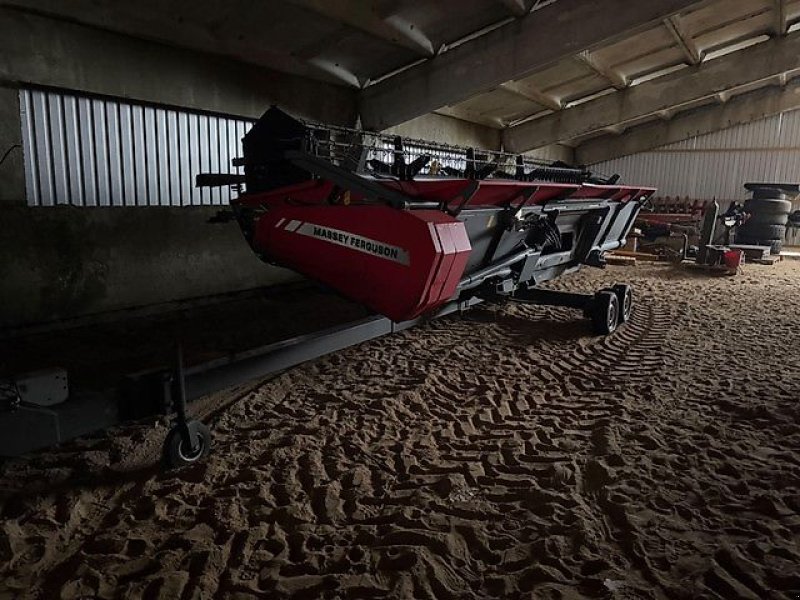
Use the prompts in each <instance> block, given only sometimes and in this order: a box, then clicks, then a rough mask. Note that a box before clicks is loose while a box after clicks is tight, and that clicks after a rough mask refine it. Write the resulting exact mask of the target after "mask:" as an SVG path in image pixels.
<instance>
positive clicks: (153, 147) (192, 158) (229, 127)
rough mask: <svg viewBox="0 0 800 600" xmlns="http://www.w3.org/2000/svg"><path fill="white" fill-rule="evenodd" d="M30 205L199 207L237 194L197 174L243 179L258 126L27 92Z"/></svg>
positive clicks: (23, 100) (25, 134)
mask: <svg viewBox="0 0 800 600" xmlns="http://www.w3.org/2000/svg"><path fill="white" fill-rule="evenodd" d="M20 110H21V113H22V115H21V116H22V128H23V132H22V139H23V147H24V153H25V176H26V188H27V199H28V205H30V206H54V205H57V204H71V205H74V206H199V205H215V204H223V203H227V202H228V201H229V200H230V197H231V191H230V189H229V188H227V187H222V188H202V189H199V188H196V187H194V177H195V175H197V174H198V173H202V172H208V173H218V172H227V173H241V172H242V169H241V168H238V169H237V168H234V167H232V166H231V162H230V161H231V159H233V158H235V157H237V156H241V139H242V137H243V136H244V134H245V132H246V131H247V129H248V128H249V127H250V126H251V125H252V123H253V121H248V120H245V119H240V118H235V117H225V116H212V115H206V114H200V113H195V112H189V111H183V110H174V109H169V108H161V107H154V106H148V105H140V104H135V103H130V102H125V101H120V100H109V99H103V98H90V97H84V96H80V95H74V94H70V93H64V92H60V91H59V92H54V91H43V90H35V89H23V90H20Z"/></svg>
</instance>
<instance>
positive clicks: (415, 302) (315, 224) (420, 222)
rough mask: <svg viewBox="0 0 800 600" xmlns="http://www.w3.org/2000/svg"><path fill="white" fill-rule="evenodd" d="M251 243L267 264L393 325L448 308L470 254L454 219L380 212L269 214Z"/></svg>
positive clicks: (296, 209) (291, 209)
mask: <svg viewBox="0 0 800 600" xmlns="http://www.w3.org/2000/svg"><path fill="white" fill-rule="evenodd" d="M301 195H302V194H301ZM253 241H254V243H255V245H256V246H257V247H258V248H259V249H260V250H262V251H263V252H264V254H265V255H267V256H269V258H270V260H272V261H275V262H276V263H278V264H281V265H283V266H286V267H288V268H290V269H293V270H295V271H298V272H300V273H302V274H304V275H306V276H308V277H311V278H313V279H315V280H317V281H320V282H322V283H326V284H328V285H330V286H332V287H334V288H335V289H337V290H338V291H339V292H341V293H342V294H344V295H345V296H347V297H349V298H352V299H353V300H356V301H358V302H361V303H363V304H365V305H366V306H368V307H370V308H371V309H373V310H375V311H377V312H379V313H381V314H384V315H386V316H387V317H389V318H391V319H393V320H395V321H402V320H406V319H412V318H414V317H417V316H419V315H421V314H422V313H424V312H427V311H429V310H431V309H433V308H435V307H437V306H439V305H441V304H443V303H444V302H446V301H447V300H449V299H450V298H451V297H452V296H453V295H454V294H455V292H456V286H457V285H458V282H459V280H460V279H461V276H462V274H463V272H464V267H465V266H466V262H467V258H468V256H469V253H470V251H471V246H470V245H469V240H468V239H467V234H466V230H465V228H464V224H463V223H461V222H460V221H458V220H456V219H454V218H453V217H450V216H448V215H446V214H444V213H442V212H440V211H435V210H417V211H403V210H397V209H393V208H389V207H386V206H342V205H338V206H334V205H318V206H283V207H280V208H274V209H272V210H269V211H268V212H266V213H265V214H263V215H262V216H261V217H260V218H259V219H258V220H257V222H256V225H255V236H254V240H253Z"/></svg>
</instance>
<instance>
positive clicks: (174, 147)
mask: <svg viewBox="0 0 800 600" xmlns="http://www.w3.org/2000/svg"><path fill="white" fill-rule="evenodd" d="M179 135H180V134H179V130H178V113H177V112H175V111H174V110H168V111H167V161H166V163H167V165H168V166H167V179H168V180H169V204H170V206H180V205H181V167H180V164H181V154H180V152H181V148H180V142H179V140H178V136H179Z"/></svg>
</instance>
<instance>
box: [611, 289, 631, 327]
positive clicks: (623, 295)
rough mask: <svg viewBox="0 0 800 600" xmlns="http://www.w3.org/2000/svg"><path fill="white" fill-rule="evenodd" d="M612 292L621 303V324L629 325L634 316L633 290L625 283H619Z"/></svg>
mask: <svg viewBox="0 0 800 600" xmlns="http://www.w3.org/2000/svg"><path fill="white" fill-rule="evenodd" d="M611 289H612V291H613V292H614V293H615V294H616V295H617V300H618V301H619V324H620V325H622V324H623V323H627V322H628V321H629V320H630V318H631V314H633V288H632V287H631V286H629V285H626V284H624V283H618V284H617V285H615V286H614V287H613V288H611Z"/></svg>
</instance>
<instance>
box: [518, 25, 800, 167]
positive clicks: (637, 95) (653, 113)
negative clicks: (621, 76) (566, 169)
mask: <svg viewBox="0 0 800 600" xmlns="http://www.w3.org/2000/svg"><path fill="white" fill-rule="evenodd" d="M798 56H800V35H790V36H786V37H783V38H773V39H771V40H769V41H767V42H764V43H761V44H758V45H755V46H752V47H750V48H747V49H745V50H742V51H740V52H735V53H732V54H728V55H726V56H723V57H720V58H717V59H714V60H711V61H706V62H704V63H702V64H700V65H698V66H696V67H693V68H690V69H684V70H681V71H678V72H677V73H674V74H672V75H666V76H664V77H659V78H657V79H653V80H650V81H647V82H644V83H642V84H640V85H637V86H633V87H630V88H628V89H627V90H625V91H623V92H619V93H615V94H608V95H605V96H602V97H600V98H596V99H594V100H590V101H588V102H585V103H583V104H580V105H579V106H575V107H572V108H567V109H564V110H562V111H559V112H558V113H554V114H551V115H546V116H544V117H541V118H538V119H535V120H532V121H528V122H525V123H522V124H520V125H517V126H514V127H510V128H509V129H506V130H505V131H504V132H503V144H504V146H505V147H506V148H508V149H509V151H511V152H525V151H527V150H531V149H533V148H539V147H541V146H547V145H549V144H555V143H558V142H563V141H566V140H571V139H575V138H581V137H584V136H590V135H592V134H595V133H599V132H602V131H603V130H604V129H608V128H609V127H615V126H620V125H630V124H632V123H636V122H640V121H641V120H642V119H646V118H648V117H653V118H657V115H658V114H659V113H662V112H663V111H674V112H680V111H681V110H682V107H685V108H689V107H690V106H691V105H693V104H697V103H698V102H699V101H703V100H705V99H709V100H710V99H714V98H717V97H719V95H720V94H729V93H735V92H736V90H737V89H740V88H745V87H746V86H753V85H756V84H758V83H760V82H765V83H766V82H769V81H771V80H774V79H775V78H776V77H779V76H780V75H781V74H784V73H786V74H787V75H788V76H789V77H790V78H791V77H793V76H794V75H795V74H798V73H800V62H798V60H797V57H798ZM742 91H744V90H742Z"/></svg>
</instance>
